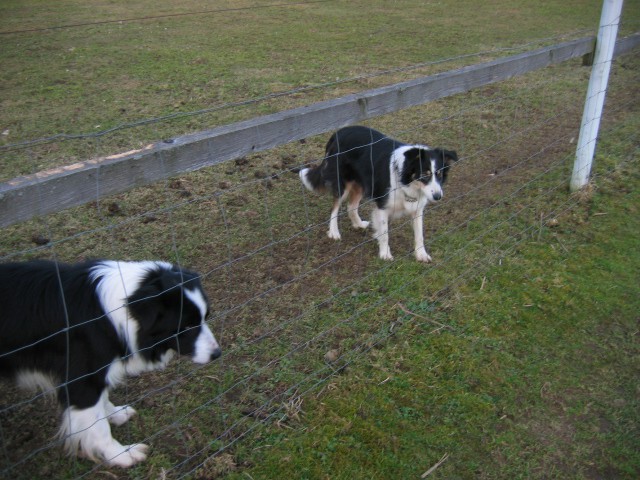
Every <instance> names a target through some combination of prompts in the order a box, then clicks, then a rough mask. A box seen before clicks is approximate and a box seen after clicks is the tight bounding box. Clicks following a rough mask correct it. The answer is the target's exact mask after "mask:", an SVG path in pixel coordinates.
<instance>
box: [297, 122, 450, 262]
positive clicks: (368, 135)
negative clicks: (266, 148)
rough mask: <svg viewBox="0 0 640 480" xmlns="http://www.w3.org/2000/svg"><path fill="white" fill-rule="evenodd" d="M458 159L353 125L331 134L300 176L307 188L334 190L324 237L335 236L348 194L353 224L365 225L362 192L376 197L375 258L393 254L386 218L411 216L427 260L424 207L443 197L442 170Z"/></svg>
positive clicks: (444, 172) (418, 244)
mask: <svg viewBox="0 0 640 480" xmlns="http://www.w3.org/2000/svg"><path fill="white" fill-rule="evenodd" d="M457 160H458V155H457V154H456V152H454V151H450V150H444V149H441V148H429V147H427V146H426V145H407V144H405V143H402V142H399V141H398V140H394V139H392V138H388V137H387V136H385V135H384V134H382V133H380V132H378V131H376V130H373V129H372V128H368V127H362V126H353V127H345V128H342V129H340V130H338V131H337V132H336V133H334V134H333V135H332V136H331V138H330V139H329V142H328V143H327V146H326V151H325V158H324V160H323V161H322V163H321V164H320V165H319V166H317V167H315V168H305V169H302V170H300V172H299V175H300V179H301V180H302V183H303V184H304V185H305V187H307V188H308V189H309V190H311V191H322V190H325V189H328V190H330V191H331V192H332V193H333V197H334V202H333V208H332V210H331V218H330V220H329V231H328V232H327V233H328V235H329V238H333V239H335V240H339V239H340V231H339V230H338V212H339V210H340V205H341V204H342V202H343V201H344V200H346V199H347V198H348V199H349V203H348V215H349V218H350V219H351V223H352V225H353V226H354V227H355V228H367V226H368V225H369V222H364V221H362V220H361V219H360V215H359V214H358V206H359V205H360V200H361V199H362V198H363V197H365V198H369V199H373V200H374V201H375V206H374V209H373V214H372V218H371V221H372V222H373V230H374V236H376V237H377V238H378V245H379V248H380V258H382V259H384V260H392V259H393V257H392V255H391V250H390V249H389V219H391V218H399V217H402V216H405V215H411V216H412V218H413V234H414V245H415V250H414V252H415V256H416V259H418V260H419V261H421V262H430V261H431V257H430V256H429V254H428V253H427V251H426V250H425V248H424V234H423V222H422V216H423V211H424V208H425V206H426V205H427V204H428V203H431V202H435V201H438V200H440V199H441V198H442V185H443V184H444V183H445V181H446V179H447V170H448V168H449V165H450V164H451V163H452V162H455V161H457Z"/></svg>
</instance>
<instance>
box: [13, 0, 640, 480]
mask: <svg viewBox="0 0 640 480" xmlns="http://www.w3.org/2000/svg"><path fill="white" fill-rule="evenodd" d="M268 5H269V4H268V3H267V2H262V3H259V2H254V3H251V2H237V1H235V2H216V3H215V6H212V4H211V2H204V1H181V2H146V1H143V2H136V3H135V4H127V5H126V8H125V6H124V4H122V3H119V2H76V1H65V2H60V3H56V4H51V5H48V6H46V7H45V6H43V5H41V2H24V1H21V2H17V1H16V2H13V1H4V2H1V4H0V35H1V37H0V38H1V39H2V41H3V48H2V49H0V64H1V65H2V69H0V79H1V82H2V91H1V98H0V102H1V106H2V107H1V108H2V114H1V118H0V131H1V132H2V136H0V148H1V149H2V150H0V179H2V180H7V179H9V178H12V177H13V176H15V175H19V174H25V173H33V172H36V171H38V170H40V169H41V168H45V167H50V166H53V165H61V164H68V163H72V162H74V161H78V160H84V159H87V158H92V157H96V156H99V155H103V154H113V153H117V152H120V151H125V150H128V149H130V148H135V147H138V146H140V145H142V144H145V143H148V142H149V141H156V140H158V139H162V138H165V137H166V136H176V135H179V134H182V133H186V132H191V131H197V130H201V129H204V128H211V127H213V126H216V125H220V124H224V123H227V122H230V121H235V120H238V119H243V118H249V117H252V116H254V115H258V114H263V113H266V112H272V111H277V110H281V109H284V108H290V107H292V106H297V105H304V104H307V103H311V102H313V101H317V100H321V99H326V98H333V97H336V96H339V95H343V94H345V93H348V92H352V91H358V90H362V89H365V88H371V87H373V86H377V85H383V84H389V83H393V82H396V81H399V80H404V79H407V78H412V77H414V76H417V75H422V74H425V73H429V72H435V71H443V70H447V69H450V68H454V67H456V66H459V65H462V64H473V63H476V62H479V61H482V60H485V59H487V58H491V57H494V56H498V55H506V54H510V53H514V52H519V51H522V50H523V49H528V48H536V47H538V46H540V45H546V44H552V43H557V42H559V41H561V40H565V39H567V38H575V37H579V36H586V35H588V34H593V33H594V32H595V29H596V26H597V22H598V17H599V8H600V5H599V2H584V1H563V2H560V1H550V2H534V1H522V0H519V1H516V2H514V1H510V2H506V1H504V2H502V1H498V2H484V3H483V2H472V1H466V0H464V1H460V2H453V1H451V2H418V1H412V0H409V1H402V2H376V1H374V2H360V1H356V2H349V3H346V2H338V1H324V2H316V3H308V4H304V5H302V4H301V5H296V6H288V7H282V6H280V7H274V6H268ZM244 7H247V8H246V9H245V8H244ZM225 9H226V11H224V10H225ZM354 9H366V21H362V16H361V15H357V17H358V18H357V19H356V16H355V15H354V14H353V10H354ZM205 10H218V12H216V13H212V12H210V13H201V14H199V15H179V16H178V15H177V14H181V13H185V12H195V11H205ZM140 17H157V18H147V19H144V20H140V19H139V20H126V19H133V18H140ZM113 19H122V20H123V21H119V22H118V21H116V22H111V21H110V20H113ZM98 22H108V23H98ZM86 23H93V24H91V25H82V26H68V27H66V28H53V29H52V28H49V29H47V28H45V27H58V26H64V25H76V24H86ZM399 25H403V26H404V25H410V27H411V28H400V27H399ZM639 27H640V9H639V8H638V4H637V2H633V1H628V2H625V10H624V13H623V25H622V31H621V34H625V33H630V32H634V31H637V30H639V29H640V28H639ZM28 30H36V31H28ZM10 32H13V33H10ZM525 44H526V45H527V46H525V47H522V45H525ZM511 47H517V48H515V49H514V50H505V51H502V50H501V49H504V48H511ZM483 51H493V53H485V54H483V55H476V56H472V57H464V58H459V59H455V60H451V61H447V62H443V63H438V62H439V61H441V60H444V59H449V58H453V57H458V56H464V55H467V54H472V53H477V52H483ZM432 62H436V63H435V64H431V63H432ZM416 64H429V65H427V66H424V67H421V68H411V69H403V70H400V71H393V72H389V73H385V74H380V75H378V74H377V73H379V72H384V71H387V70H391V69H397V68H403V67H408V66H412V65H416ZM371 74H376V75H375V76H372V77H369V75H371ZM588 76H589V69H588V68H585V67H582V66H581V64H580V62H579V61H572V62H567V63H566V64H562V65H558V66H555V67H552V68H548V69H545V70H543V71H540V72H535V73H533V74H529V75H527V76H524V77H520V78H516V79H513V80H510V81H507V82H502V83H500V84H497V85H492V86H490V87H486V88H483V89H479V90H476V91H472V92H469V93H468V94H465V95H458V96H455V97H451V98H448V99H445V100H442V101H438V102H434V103H432V104H428V105H425V106H423V107H417V108H412V109H408V110H405V111H402V112H398V113H396V114H393V115H388V116H385V117H381V118H378V119H375V120H373V121H371V122H370V125H371V126H373V127H376V128H379V129H381V130H382V131H385V132H387V133H389V134H392V135H396V136H398V137H400V138H402V139H404V140H406V141H416V142H417V141H423V142H426V143H428V144H430V145H437V146H444V147H447V148H453V149H456V150H457V151H458V153H459V154H460V155H461V161H460V162H459V163H458V164H457V165H456V166H455V168H454V169H452V172H451V175H450V180H449V184H448V185H447V188H446V194H445V200H444V201H443V202H441V203H440V204H438V205H436V206H434V207H433V208H431V209H429V210H428V212H427V215H426V217H425V223H426V231H425V234H426V238H427V248H428V249H429V250H430V252H431V254H432V256H433V257H434V259H435V262H434V263H433V264H431V265H430V266H428V267H426V266H424V265H418V264H417V262H415V261H414V260H413V258H412V255H411V248H412V246H411V232H410V227H409V225H408V224H407V223H406V222H402V221H400V222H397V223H395V224H394V225H393V227H394V229H393V231H392V234H391V242H392V248H393V249H394V255H395V257H396V260H395V261H394V262H391V263H386V262H381V261H379V260H378V259H377V258H376V257H375V252H376V247H375V244H374V243H373V241H372V239H371V236H370V234H369V233H362V232H355V231H352V230H350V229H349V228H347V225H346V224H347V223H348V222H345V221H344V220H342V221H341V229H342V233H343V240H342V241H341V242H339V243H336V242H332V241H330V240H329V239H327V238H326V235H325V231H326V221H327V219H328V210H329V203H330V201H329V199H328V198H325V197H321V196H315V195H309V194H307V193H305V192H303V190H302V189H301V187H300V184H299V180H298V178H297V175H296V174H295V169H296V168H298V167H299V166H300V165H302V164H306V163H314V162H316V161H318V160H319V159H320V158H321V155H322V149H323V145H324V143H325V141H326V136H325V135H322V136H318V137H314V138H309V139H307V140H306V141H305V142H301V143H296V144H292V145H287V146H284V147H281V148H278V149H274V150H272V151H269V152H265V153H262V154H259V155H253V156H250V157H246V158H242V159H239V160H237V161H235V162H230V163H228V164H225V165H220V166H218V167H215V168H211V169H206V170H202V171H199V172H194V173H191V174H188V175H184V176H181V177H179V178H173V179H170V180H168V181H166V182H161V183H160V184H158V185H154V186H151V187H148V188H140V189H136V190H134V191H132V192H130V193H128V194H125V195H118V196H113V197H108V198H99V199H97V201H96V202H94V203H92V204H89V205H86V206H84V207H79V208H74V209H70V210H67V211H64V212H61V213H59V214H55V215H51V216H49V217H46V218H41V219H37V220H34V221H31V222H27V223H24V224H21V225H16V226H13V227H10V228H5V229H4V230H3V232H2V235H1V236H0V257H2V259H3V260H4V261H6V260H8V259H14V260H15V259H24V258H33V257H55V258H59V259H61V260H68V261H73V260H79V259H83V258H87V257H117V258H132V259H141V258H164V259H167V260H170V261H179V262H180V263H182V264H186V265H189V266H191V267H193V268H195V269H196V270H198V271H200V272H202V273H203V274H204V285H205V287H206V289H207V293H208V294H209V296H210V298H211V301H212V305H213V309H212V310H213V311H214V314H213V318H212V325H213V329H214V330H215V333H216V337H218V339H220V341H221V343H222V346H223V348H224V352H225V353H224V356H223V357H222V358H221V359H220V360H219V361H217V362H216V363H214V364H212V365H209V366H206V367H205V368H202V369H198V370H195V369H194V368H193V367H192V365H191V364H190V363H189V362H188V361H187V360H182V361H179V362H176V363H175V364H173V365H172V366H171V367H170V368H169V369H168V370H167V371H165V372H159V373H154V374H149V375H143V376H142V377H140V378H136V379H132V381H131V382H130V383H129V384H128V385H127V386H126V387H125V388H122V389H119V390H116V391H115V392H114V394H113V396H114V402H116V403H117V402H120V403H130V404H133V406H134V407H135V408H136V409H137V410H138V412H139V415H138V416H137V417H136V418H135V419H134V420H132V421H131V422H129V424H127V425H126V426H123V427H119V428H117V429H115V430H114V434H115V436H116V438H118V439H119V440H120V441H122V442H123V443H125V442H127V443H128V442H131V441H144V442H146V443H149V444H150V445H151V446H152V451H151V455H150V458H149V459H148V461H147V462H146V463H143V464H141V465H139V466H136V467H135V468H133V469H131V470H128V471H122V470H116V469H107V468H105V467H102V466H98V467H97V468H94V466H93V465H92V464H90V463H89V462H85V461H83V460H70V459H68V458H66V457H64V456H62V455H61V450H60V446H59V445H57V444H55V441H54V439H53V436H54V434H55V432H56V423H57V418H55V417H54V416H51V415H50V414H48V413H47V410H48V409H51V408H52V407H53V404H52V403H50V401H49V400H47V399H45V398H39V397H38V398H32V397H30V396H29V394H25V393H24V392H20V391H18V390H16V389H14V388H13V387H12V386H11V384H10V383H8V382H4V381H3V383H2V393H0V441H1V442H2V445H1V447H0V472H3V473H0V477H2V476H4V475H6V476H7V477H8V478H25V479H26V478H75V477H83V478H123V479H125V478H180V477H182V476H186V477H189V478H232V479H236V478H237V479H240V478H245V479H248V478H253V479H259V478H284V477H286V476H289V477H292V478H309V479H315V478H381V479H382V478H385V479H386V478H418V477H420V476H421V474H423V473H425V472H427V471H428V470H429V469H430V468H432V467H436V468H434V469H433V470H432V471H431V473H430V474H429V476H428V478H492V479H493V478H504V479H511V478H576V479H578V478H580V479H581V478H587V479H596V478H607V479H609V478H625V479H627V478H628V479H632V478H638V475H639V474H640V456H639V454H638V452H639V451H640V431H639V428H638V425H640V416H639V415H638V411H640V409H639V405H638V403H639V400H640V391H638V387H637V379H638V375H639V374H640V371H639V370H640V366H639V365H640V362H639V360H640V358H639V354H640V351H639V344H638V326H639V325H640V324H639V320H640V317H639V316H638V313H637V312H639V311H640V308H639V307H640V303H639V300H638V295H637V292H638V284H639V283H640V249H639V243H638V240H637V239H638V235H639V234H640V225H639V218H640V217H639V216H638V205H640V202H639V200H640V198H638V197H639V195H640V168H639V166H638V145H639V142H638V138H639V137H638V132H639V131H640V113H639V112H640V110H639V106H640V96H639V95H638V93H639V91H638V85H639V82H638V80H639V78H640V59H639V57H638V54H637V53H633V54H630V55H627V56H625V57H622V58H621V59H619V60H617V61H616V62H615V63H614V67H613V70H612V77H611V86H610V91H609V93H608V96H607V105H606V110H605V118H604V120H603V124H602V134H601V138H600V139H599V145H598V150H597V158H596V167H595V176H594V180H593V182H592V184H591V185H590V186H589V188H588V189H586V191H585V192H582V193H581V194H576V195H572V194H570V193H569V192H568V190H567V184H568V177H569V174H570V172H571V164H572V157H573V154H574V151H575V143H576V139H577V133H578V128H579V122H580V117H581V112H582V103H583V101H584V94H585V91H586V82H587V80H588ZM348 79H353V80H348ZM300 88H305V89H306V90H304V91H303V92H299V93H295V94H291V95H287V96H282V97H281V96H278V97H274V98H267V99H265V100H260V101H258V100H257V99H259V98H263V97H268V96H269V95H271V94H274V93H280V92H285V91H288V90H296V89H300ZM247 101H248V103H247V104H246V105H244V106H237V105H236V104H237V103H239V102H247ZM201 110H207V112H206V113H202V114H199V115H191V113H193V112H196V111H201ZM167 115H170V116H172V115H176V118H172V119H167V120H163V121H158V122H154V123H151V124H145V125H140V126H136V127H127V128H121V129H119V130H117V131H115V132H113V133H110V134H104V135H102V134H100V132H104V131H105V130H106V129H109V128H112V127H118V126H124V125H126V124H129V123H136V122H139V121H140V120H144V119H149V118H159V117H163V116H167ZM60 133H66V134H78V133H80V134H88V135H93V134H96V133H97V134H99V135H98V136H90V137H87V138H82V139H78V140H64V141H62V140H52V141H46V142H43V143H41V144H37V145H35V144H34V145H30V146H29V147H28V148H23V147H24V146H19V145H17V144H20V143H22V142H28V141H31V140H36V139H40V138H47V137H51V136H53V135H56V134H60ZM45 201H46V200H45ZM368 208H369V207H368V206H365V207H364V209H365V211H367V210H368ZM42 447H45V448H43V450H42V451H41V452H37V453H35V454H34V456H33V457H28V455H30V454H32V453H33V452H35V451H36V450H38V449H40V448H42ZM439 462H441V463H439ZM7 468H9V469H10V470H5V469H7Z"/></svg>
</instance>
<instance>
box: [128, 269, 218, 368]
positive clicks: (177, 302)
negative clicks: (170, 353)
mask: <svg viewBox="0 0 640 480" xmlns="http://www.w3.org/2000/svg"><path fill="white" fill-rule="evenodd" d="M129 309H130V311H131V313H132V315H133V317H134V318H135V319H137V320H138V322H139V324H140V326H139V331H138V335H137V337H138V348H139V350H140V351H141V354H142V355H143V356H147V355H150V356H151V358H150V359H153V357H155V356H156V355H158V354H160V355H162V354H163V353H164V352H165V351H166V350H168V349H172V350H176V351H177V352H178V353H179V354H181V355H191V356H192V359H193V361H194V362H196V363H207V362H209V361H210V360H212V359H215V358H218V357H219V356H220V354H221V350H220V346H219V345H218V342H217V341H216V339H215V337H214V336H213V333H212V332H211V330H210V329H209V327H208V326H207V324H206V323H205V319H206V318H207V316H208V315H209V302H208V300H207V296H206V294H205V293H204V290H203V289H202V285H201V283H200V276H199V275H198V274H196V273H194V272H190V271H188V270H181V269H179V268H178V267H176V266H171V268H159V269H158V270H156V271H155V272H149V276H148V278H147V279H145V281H143V282H142V283H141V285H140V287H139V288H138V290H137V291H136V292H135V293H134V294H133V295H132V296H131V297H129Z"/></svg>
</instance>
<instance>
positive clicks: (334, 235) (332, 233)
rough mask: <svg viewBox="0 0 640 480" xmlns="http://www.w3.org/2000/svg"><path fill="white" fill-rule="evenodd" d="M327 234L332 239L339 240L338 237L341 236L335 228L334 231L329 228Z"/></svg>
mask: <svg viewBox="0 0 640 480" xmlns="http://www.w3.org/2000/svg"><path fill="white" fill-rule="evenodd" d="M327 236H328V237H329V238H331V239H332V240H340V238H341V237H340V232H339V231H337V230H335V231H334V230H329V231H328V232H327Z"/></svg>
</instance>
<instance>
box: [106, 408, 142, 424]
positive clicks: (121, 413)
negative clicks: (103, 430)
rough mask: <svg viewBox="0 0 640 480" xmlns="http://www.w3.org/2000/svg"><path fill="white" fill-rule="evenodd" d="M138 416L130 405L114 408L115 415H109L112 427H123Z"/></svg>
mask: <svg viewBox="0 0 640 480" xmlns="http://www.w3.org/2000/svg"><path fill="white" fill-rule="evenodd" d="M135 414H136V411H135V409H133V408H132V407H130V406H129V405H122V406H119V407H113V413H111V415H109V417H108V418H109V423H111V424H112V425H116V426H119V425H122V424H124V423H126V422H127V421H129V419H130V418H131V417H133V416H134V415H135Z"/></svg>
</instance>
